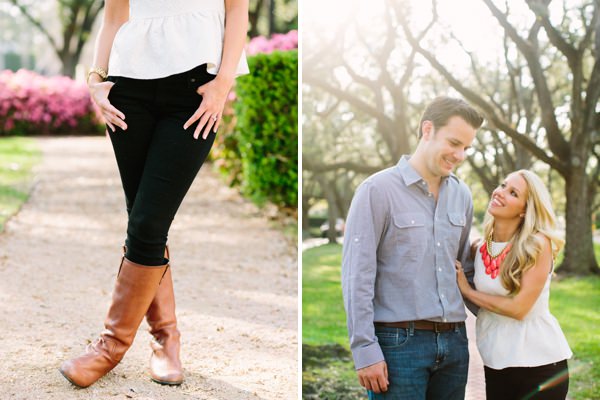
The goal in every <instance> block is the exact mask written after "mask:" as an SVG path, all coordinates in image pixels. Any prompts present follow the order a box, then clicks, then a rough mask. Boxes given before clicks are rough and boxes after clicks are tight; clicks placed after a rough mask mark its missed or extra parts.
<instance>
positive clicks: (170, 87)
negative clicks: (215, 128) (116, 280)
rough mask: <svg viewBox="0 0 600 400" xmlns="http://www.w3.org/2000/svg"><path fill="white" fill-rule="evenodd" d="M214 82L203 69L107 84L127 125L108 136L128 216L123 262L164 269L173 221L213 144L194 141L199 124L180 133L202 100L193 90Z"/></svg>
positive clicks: (116, 79) (211, 139) (211, 136)
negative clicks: (156, 77)
mask: <svg viewBox="0 0 600 400" xmlns="http://www.w3.org/2000/svg"><path fill="white" fill-rule="evenodd" d="M213 78H214V75H211V74H209V73H208V72H206V65H201V66H199V67H196V68H194V69H192V70H191V71H188V72H184V73H181V74H176V75H172V76H169V77H166V78H160V79H132V78H124V77H110V78H109V80H111V81H113V82H115V84H114V86H113V87H112V88H111V90H110V93H109V96H108V98H109V101H110V102H111V104H112V105H114V106H115V107H116V108H117V109H119V110H120V111H121V112H123V114H125V123H126V124H127V130H125V131H123V130H122V129H120V128H119V127H116V130H115V132H112V131H111V130H110V129H109V134H110V139H111V141H112V145H113V148H114V151H115V156H116V159H117V164H118V166H119V172H120V174H121V181H122V184H123V189H124V191H125V199H126V205H127V214H128V216H129V219H128V224H127V240H126V245H127V254H126V257H127V258H128V259H129V260H131V261H133V262H135V263H138V264H142V265H148V266H157V265H163V264H164V258H163V256H164V250H165V246H166V243H167V236H168V234H169V228H170V226H171V223H172V221H173V218H174V217H175V214H176V212H177V209H178V208H179V205H180V204H181V202H182V201H183V198H184V197H185V195H186V193H187V191H188V189H189V188H190V186H191V184H192V182H193V181H194V178H195V177H196V175H197V173H198V171H199V170H200V167H201V166H202V163H203V162H204V160H205V159H206V157H207V156H208V153H209V151H210V148H211V147H212V144H213V142H214V139H215V134H214V133H210V134H209V135H208V137H207V139H206V140H204V139H202V134H200V137H199V138H198V139H194V137H193V133H194V130H195V128H196V126H197V123H198V122H196V123H194V124H193V125H192V126H190V127H188V129H187V130H184V129H183V124H184V123H185V122H186V121H187V120H188V119H189V118H190V117H191V115H192V114H193V113H194V112H195V111H196V109H197V108H198V106H199V105H200V102H201V100H202V97H201V96H200V95H199V94H197V93H196V89H197V88H198V87H199V86H200V85H203V84H204V83H207V82H209V81H210V80H212V79H213Z"/></svg>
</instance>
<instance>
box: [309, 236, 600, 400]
mask: <svg viewBox="0 0 600 400" xmlns="http://www.w3.org/2000/svg"><path fill="white" fill-rule="evenodd" d="M595 249H596V254H597V256H598V259H600V246H599V245H597V244H596V245H595ZM341 253H342V247H341V246H340V245H325V246H321V247H316V248H312V249H309V250H307V251H305V252H303V255H302V257H303V262H302V266H303V270H302V280H303V281H302V348H303V354H302V361H303V366H302V378H303V381H302V387H303V398H305V399H317V398H322V399H329V398H331V399H334V398H347V399H355V398H356V399H358V398H364V391H362V390H361V388H360V386H358V383H357V381H356V375H355V372H354V370H353V365H352V357H351V355H350V353H349V350H348V349H349V346H348V337H347V332H346V315H345V312H344V306H343V301H342V294H341V284H340V278H341ZM550 307H551V310H552V313H553V314H554V316H555V317H556V318H557V319H558V320H559V321H560V324H561V327H562V329H563V331H564V332H565V335H566V336H567V340H568V342H569V345H570V346H571V349H572V350H573V353H574V358H573V359H572V360H571V361H570V362H569V366H570V369H571V371H570V372H571V382H570V389H569V398H571V399H574V400H583V399H600V384H598V383H596V382H600V368H598V365H600V312H599V311H598V310H600V277H585V278H578V277H569V278H563V279H555V280H554V282H553V283H552V288H551V296H550ZM335 390H337V391H338V395H339V394H340V393H345V395H344V396H342V397H336V395H335ZM305 394H306V395H305ZM361 396H362V397H361Z"/></svg>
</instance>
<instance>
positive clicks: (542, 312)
mask: <svg viewBox="0 0 600 400" xmlns="http://www.w3.org/2000/svg"><path fill="white" fill-rule="evenodd" d="M506 244H507V243H495V242H492V251H493V253H494V254H497V253H498V252H499V251H501V250H502V249H503V248H504V246H506ZM478 250H479V249H478ZM551 276H552V274H548V279H547V280H546V284H545V285H544V288H543V289H542V292H541V293H540V296H539V297H538V299H537V300H536V302H535V303H534V305H533V307H532V308H531V310H530V311H529V313H528V314H527V315H526V316H525V318H523V320H522V321H519V320H516V319H514V318H510V317H505V316H503V315H500V314H496V313H493V312H491V311H487V310H484V309H483V308H480V309H479V313H478V314H477V323H476V324H477V331H476V332H477V333H476V335H477V348H478V349H479V353H480V354H481V358H482V360H483V364H484V365H486V366H487V367H490V368H493V369H503V368H507V367H538V366H542V365H546V364H550V363H554V362H557V361H561V360H565V359H567V358H570V357H571V356H572V353H571V349H570V348H569V344H568V343H567V339H566V338H565V335H564V334H563V332H562V330H561V329H560V325H559V324H558V321H557V320H556V318H554V316H553V315H552V314H550V308H549V299H550V279H551ZM474 282H475V287H476V288H477V290H479V291H481V292H484V293H488V294H492V295H498V296H507V295H508V290H506V289H505V288H504V287H503V286H502V283H501V280H500V276H498V277H497V278H496V279H492V278H491V277H490V275H487V274H486V273H485V266H484V265H483V261H482V260H481V253H480V252H479V251H477V253H476V256H475V277H474Z"/></svg>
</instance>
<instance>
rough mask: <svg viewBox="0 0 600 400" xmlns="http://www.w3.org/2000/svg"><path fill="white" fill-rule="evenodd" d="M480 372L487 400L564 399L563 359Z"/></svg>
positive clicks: (566, 383) (565, 367)
mask: <svg viewBox="0 0 600 400" xmlns="http://www.w3.org/2000/svg"><path fill="white" fill-rule="evenodd" d="M484 371H485V392H486V397H487V400H533V399H535V400H564V399H565V398H566V397H567V392H568V391H569V367H568V365H567V360H562V361H559V362H555V363H551V364H547V365H541V366H539V367H510V368H504V369H492V368H489V367H484Z"/></svg>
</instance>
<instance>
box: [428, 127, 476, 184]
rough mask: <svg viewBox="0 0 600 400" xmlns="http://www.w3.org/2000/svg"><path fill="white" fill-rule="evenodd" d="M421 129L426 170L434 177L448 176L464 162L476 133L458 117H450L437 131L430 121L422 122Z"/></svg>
mask: <svg viewBox="0 0 600 400" xmlns="http://www.w3.org/2000/svg"><path fill="white" fill-rule="evenodd" d="M422 129H423V140H424V141H425V144H426V146H425V155H426V157H425V162H426V168H427V169H428V171H429V173H430V174H432V175H433V176H435V177H442V176H448V175H450V173H451V172H452V170H454V168H455V167H456V166H458V165H459V164H460V163H462V162H463V161H464V160H465V157H466V154H465V152H466V151H467V150H468V149H469V148H470V147H471V143H473V139H475V133H476V131H477V130H476V129H475V128H473V127H472V126H471V125H469V124H468V123H467V122H466V121H465V120H464V119H462V118H461V117H458V116H454V117H451V118H450V119H449V120H448V122H447V123H446V125H444V126H442V127H439V128H438V129H437V130H435V129H434V127H433V124H432V123H431V121H424V122H423V126H422Z"/></svg>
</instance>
